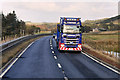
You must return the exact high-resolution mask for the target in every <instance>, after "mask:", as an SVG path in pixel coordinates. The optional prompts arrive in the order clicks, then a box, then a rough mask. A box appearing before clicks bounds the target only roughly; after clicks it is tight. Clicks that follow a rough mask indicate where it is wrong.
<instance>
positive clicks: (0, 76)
mask: <svg viewBox="0 0 120 80" xmlns="http://www.w3.org/2000/svg"><path fill="white" fill-rule="evenodd" d="M33 43H34V42H32V43H31V44H30V45H29V46H28V47H27V48H25V49H24V51H23V52H22V53H20V55H19V56H18V57H17V58H15V60H14V61H13V62H12V63H11V64H10V65H9V66H8V67H7V69H6V70H5V71H4V72H3V73H2V74H1V75H0V78H2V77H3V76H4V75H5V73H6V72H7V71H8V70H9V69H10V68H11V67H12V66H13V65H14V64H15V62H16V61H17V60H18V59H19V58H20V56H21V55H22V54H23V53H24V52H25V51H26V50H27V49H28V48H29V47H30V46H31V45H32V44H33Z"/></svg>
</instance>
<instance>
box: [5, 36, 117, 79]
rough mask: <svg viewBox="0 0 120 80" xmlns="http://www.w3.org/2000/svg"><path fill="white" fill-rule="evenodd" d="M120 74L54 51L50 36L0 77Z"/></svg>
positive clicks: (107, 76)
mask: <svg viewBox="0 0 120 80" xmlns="http://www.w3.org/2000/svg"><path fill="white" fill-rule="evenodd" d="M118 77H119V74H117V73H115V72H114V71H112V70H110V69H108V68H106V67H104V66H102V65H100V64H99V63H96V62H95V61H93V60H92V59H90V58H88V57H87V56H85V55H84V54H82V53H81V54H80V53H73V52H70V53H69V52H64V53H60V52H59V51H58V50H57V48H56V43H55V40H54V39H52V36H46V37H42V38H40V39H39V40H36V41H35V42H34V43H33V44H32V45H31V46H30V47H29V48H28V49H27V50H26V51H25V52H24V53H23V55H22V56H21V57H20V58H19V59H18V60H17V61H16V62H15V64H14V65H12V67H11V68H10V69H9V70H8V71H7V72H6V73H5V75H4V76H3V78H57V79H60V78H62V79H63V78H64V79H66V80H67V79H70V78H71V79H72V78H78V79H83V78H86V79H87V78H88V79H90V78H91V79H92V80H93V79H99V78H104V79H106V78H107V79H109V80H110V79H111V78H113V79H115V78H118Z"/></svg>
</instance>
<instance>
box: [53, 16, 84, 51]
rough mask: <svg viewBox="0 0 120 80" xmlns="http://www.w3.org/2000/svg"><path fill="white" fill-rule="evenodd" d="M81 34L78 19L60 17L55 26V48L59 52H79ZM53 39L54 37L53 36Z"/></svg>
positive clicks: (80, 48)
mask: <svg viewBox="0 0 120 80" xmlns="http://www.w3.org/2000/svg"><path fill="white" fill-rule="evenodd" d="M82 32H83V27H82V25H81V20H80V18H69V17H60V23H59V24H57V37H56V38H57V39H56V43H57V48H58V50H60V51H62V50H63V51H81V50H82ZM53 37H54V38H55V36H53Z"/></svg>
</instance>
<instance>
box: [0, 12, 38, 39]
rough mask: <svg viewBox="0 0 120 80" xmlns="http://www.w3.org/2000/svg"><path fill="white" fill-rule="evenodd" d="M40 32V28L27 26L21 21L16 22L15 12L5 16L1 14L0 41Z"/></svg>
mask: <svg viewBox="0 0 120 80" xmlns="http://www.w3.org/2000/svg"><path fill="white" fill-rule="evenodd" d="M35 32H40V28H38V27H36V26H34V25H32V26H27V25H25V22H24V21H23V20H18V18H17V16H16V13H15V11H13V12H12V13H8V14H7V15H6V16H5V15H4V14H3V13H2V37H1V40H5V39H6V37H8V36H9V37H16V36H17V37H20V36H24V35H29V34H34V33H35Z"/></svg>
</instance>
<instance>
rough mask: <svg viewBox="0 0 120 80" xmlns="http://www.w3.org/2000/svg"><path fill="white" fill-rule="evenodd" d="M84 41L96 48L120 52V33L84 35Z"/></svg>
mask: <svg viewBox="0 0 120 80" xmlns="http://www.w3.org/2000/svg"><path fill="white" fill-rule="evenodd" d="M82 41H83V43H85V44H88V45H89V46H91V47H92V48H94V49H98V50H103V51H114V52H120V51H119V50H118V35H98V34H97V35H83V40H82Z"/></svg>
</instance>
